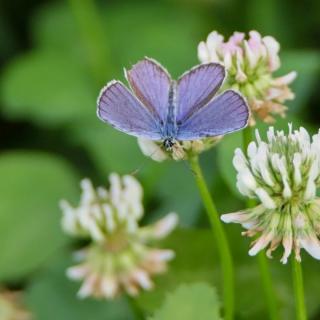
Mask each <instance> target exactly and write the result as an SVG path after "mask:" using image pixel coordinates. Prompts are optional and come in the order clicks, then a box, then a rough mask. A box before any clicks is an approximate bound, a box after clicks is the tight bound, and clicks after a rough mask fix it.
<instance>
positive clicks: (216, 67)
mask: <svg viewBox="0 0 320 320" xmlns="http://www.w3.org/2000/svg"><path fill="white" fill-rule="evenodd" d="M224 77H225V69H224V67H223V66H222V65H220V64H218V63H207V64H201V65H199V66H196V67H194V68H192V69H191V70H190V71H188V72H186V73H184V74H183V75H182V76H181V77H180V78H179V80H178V85H177V111H176V113H177V115H176V118H177V122H185V121H186V120H187V119H188V118H189V117H190V116H191V115H192V114H193V113H195V112H197V111H198V110H199V109H201V108H202V107H203V106H205V105H206V104H207V103H208V102H209V101H210V100H211V99H212V98H213V97H214V95H215V94H216V92H217V91H218V89H219V88H220V86H221V84H222V82H223V80H224Z"/></svg>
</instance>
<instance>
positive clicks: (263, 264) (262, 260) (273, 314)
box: [242, 127, 280, 320]
mask: <svg viewBox="0 0 320 320" xmlns="http://www.w3.org/2000/svg"><path fill="white" fill-rule="evenodd" d="M242 137H243V149H244V152H246V150H247V148H248V145H249V143H250V142H251V141H252V138H253V137H252V129H251V127H247V128H245V129H244V130H243V136H242ZM255 205H256V203H255V200H254V199H249V200H248V201H247V207H248V208H252V207H254V206H255ZM258 263H259V269H260V276H261V280H262V285H263V290H264V295H265V298H266V302H267V307H268V311H269V317H270V319H271V320H278V319H280V316H279V310H278V304H277V301H276V294H275V290H274V287H273V283H272V277H271V272H270V268H269V261H268V260H267V258H266V256H265V253H264V252H260V253H259V254H258Z"/></svg>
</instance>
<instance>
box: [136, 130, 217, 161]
mask: <svg viewBox="0 0 320 320" xmlns="http://www.w3.org/2000/svg"><path fill="white" fill-rule="evenodd" d="M222 137H223V136H215V137H209V138H204V139H202V140H192V141H176V142H175V144H174V145H173V147H172V149H171V150H166V149H165V147H164V146H163V143H162V142H161V141H152V140H149V139H144V138H138V144H139V147H140V149H141V151H142V153H143V154H144V155H145V156H147V157H150V158H151V159H152V160H155V161H158V162H162V161H164V160H167V159H173V160H176V161H179V160H186V159H188V157H190V156H194V155H197V154H200V153H202V152H203V151H206V150H208V149H210V148H211V147H213V146H214V145H215V144H217V143H218V142H219V141H220V140H221V139H222Z"/></svg>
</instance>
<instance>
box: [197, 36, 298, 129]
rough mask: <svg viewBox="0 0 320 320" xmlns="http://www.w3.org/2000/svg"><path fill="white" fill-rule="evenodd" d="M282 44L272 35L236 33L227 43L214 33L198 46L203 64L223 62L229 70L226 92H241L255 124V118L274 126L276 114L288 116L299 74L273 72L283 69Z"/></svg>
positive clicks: (225, 86) (199, 56)
mask: <svg viewBox="0 0 320 320" xmlns="http://www.w3.org/2000/svg"><path fill="white" fill-rule="evenodd" d="M279 50H280V45H279V43H278V42H277V41H276V40H275V39H274V38H273V37H270V36H266V37H261V35H260V34H259V33H258V32H257V31H250V32H249V38H248V39H245V34H244V33H240V32H235V33H234V34H233V35H232V36H231V37H230V38H229V39H228V40H227V41H226V42H224V37H223V36H222V35H220V34H219V33H217V32H216V31H213V32H211V33H210V34H209V35H208V37H207V40H206V42H204V41H202V42H200V44H199V46H198V58H199V60H200V61H201V62H210V61H212V62H220V63H222V64H224V66H225V67H226V69H227V71H228V77H227V80H226V82H225V85H224V87H223V89H226V88H232V89H236V90H239V91H240V92H241V93H242V94H243V95H244V96H245V97H246V98H247V100H248V102H249V106H250V108H251V111H252V112H251V124H254V123H255V121H254V116H255V115H256V116H258V117H259V118H261V119H262V120H263V121H265V122H267V123H270V122H273V121H274V118H273V116H274V115H280V116H282V117H284V116H285V113H286V109H287V108H286V107H285V106H284V105H283V103H284V102H285V101H286V100H292V99H293V98H294V94H293V93H292V92H291V91H290V89H289V87H288V85H289V84H290V83H291V82H292V81H293V80H294V79H295V77H296V72H294V71H293V72H290V73H288V74H287V75H285V76H282V77H278V78H274V77H273V75H272V73H273V72H274V71H276V70H278V69H279V67H280V58H279Z"/></svg>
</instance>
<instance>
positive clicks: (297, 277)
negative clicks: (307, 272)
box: [291, 257, 307, 320]
mask: <svg viewBox="0 0 320 320" xmlns="http://www.w3.org/2000/svg"><path fill="white" fill-rule="evenodd" d="M291 264H292V277H293V288H294V294H295V302H296V303H295V306H296V319H297V320H307V313H306V306H305V301H304V289H303V276H302V268H301V264H300V262H298V261H297V260H296V259H295V258H294V257H292V258H291Z"/></svg>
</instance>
